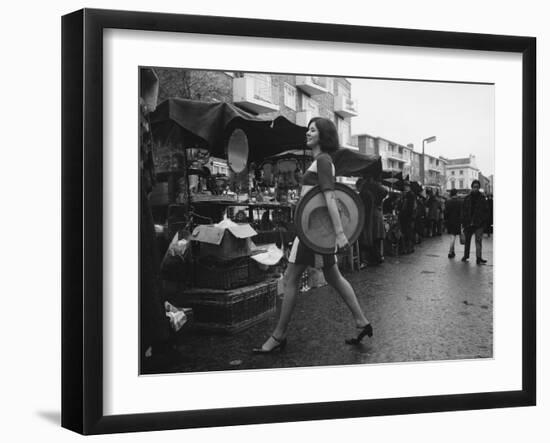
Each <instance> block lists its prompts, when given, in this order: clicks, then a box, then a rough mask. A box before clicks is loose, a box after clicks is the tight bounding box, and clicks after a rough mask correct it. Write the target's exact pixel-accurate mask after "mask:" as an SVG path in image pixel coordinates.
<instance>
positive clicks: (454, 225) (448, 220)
mask: <svg viewBox="0 0 550 443" xmlns="http://www.w3.org/2000/svg"><path fill="white" fill-rule="evenodd" d="M457 194H458V191H457V190H456V189H455V188H453V189H451V190H450V195H451V198H450V199H449V200H447V203H446V204H445V224H446V225H447V232H448V233H449V235H450V236H451V243H450V244H449V253H448V254H447V257H449V258H455V255H456V254H455V243H456V236H457V235H460V217H461V212H462V202H461V201H460V200H459V199H458V195H457Z"/></svg>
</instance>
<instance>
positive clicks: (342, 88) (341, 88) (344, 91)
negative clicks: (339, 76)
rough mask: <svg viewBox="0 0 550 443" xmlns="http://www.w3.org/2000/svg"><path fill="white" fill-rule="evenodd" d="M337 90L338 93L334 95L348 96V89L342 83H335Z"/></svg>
mask: <svg viewBox="0 0 550 443" xmlns="http://www.w3.org/2000/svg"><path fill="white" fill-rule="evenodd" d="M337 85H338V86H337V88H336V89H337V91H338V93H337V94H336V95H343V96H344V97H347V98H350V91H349V90H348V89H347V88H346V87H345V86H344V85H343V84H342V83H337Z"/></svg>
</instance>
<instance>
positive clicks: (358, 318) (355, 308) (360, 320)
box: [323, 264, 369, 328]
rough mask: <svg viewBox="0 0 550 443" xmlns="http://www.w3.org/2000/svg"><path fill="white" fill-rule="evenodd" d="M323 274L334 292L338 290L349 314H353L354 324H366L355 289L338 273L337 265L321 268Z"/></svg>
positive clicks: (363, 325)
mask: <svg viewBox="0 0 550 443" xmlns="http://www.w3.org/2000/svg"><path fill="white" fill-rule="evenodd" d="M323 274H324V276H325V280H326V281H327V283H328V284H329V285H330V286H331V287H333V288H334V289H335V290H336V292H338V294H339V295H340V297H342V299H343V300H344V302H345V303H346V305H347V306H348V308H349V310H350V311H351V314H352V315H353V319H354V320H355V325H356V326H357V327H358V328H364V327H365V326H366V325H368V324H369V321H368V320H367V318H366V317H365V314H363V310H362V309H361V306H359V301H358V300H357V297H356V295H355V291H354V290H353V288H352V286H351V285H350V283H349V282H348V281H347V280H346V279H345V278H344V277H343V276H342V274H341V273H340V270H339V269H338V265H336V264H335V265H333V266H331V267H330V268H328V269H326V268H323Z"/></svg>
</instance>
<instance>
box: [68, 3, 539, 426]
mask: <svg viewBox="0 0 550 443" xmlns="http://www.w3.org/2000/svg"><path fill="white" fill-rule="evenodd" d="M111 28H114V29H126V30H142V31H165V32H178V33H195V34H215V35H227V36H242V37H263V38H284V39H296V40H310V41H330V42H343V43H361V44H377V45H393V46H409V47H423V48H443V49H466V50H477V51H498V52H509V53H519V54H521V55H522V71H523V79H522V162H523V163H522V166H523V167H522V197H523V198H522V222H523V227H522V230H523V232H522V242H523V243H522V275H521V277H518V278H522V294H521V297H522V312H521V318H522V329H521V333H522V389H521V390H517V391H501V392H478V393H469V394H453V395H435V396H417V397H401V398H392V399H370V400H354V401H331V402H321V403H303V404H279V405H265V406H261V407H236V408H219V409H207V410H204V409H203V410H188V411H166V412H160V413H142V414H126V415H105V414H104V411H103V395H104V394H103V389H104V383H103V155H104V153H103V30H104V29H111ZM535 404H536V39H535V38H534V37H519V36H503V35H486V34H472V33H457V32H443V31H424V30H413V29H393V28H379V27H367V26H351V25H340V24H321V23H304V22H289V21H275V20H260V19H244V18H233V17H213V16H197V15H180V14H164V13H150V12H130V11H111V10H98V9H83V10H80V11H76V12H74V13H71V14H68V15H65V16H63V18H62V417H61V418H62V420H61V421H62V426H63V427H65V428H68V429H71V430H73V431H76V432H79V433H82V434H106V433H116V432H135V431H152V430H164V429H180V428H196V427H214V426H229V425H241V424H259V423H275V422H290V421H303V420H322V419H337V418H351V417H364V416H381V415H395V414H412V413H425V412H440V411H458V410H472V409H487V408H502V407H516V406H532V405H535Z"/></svg>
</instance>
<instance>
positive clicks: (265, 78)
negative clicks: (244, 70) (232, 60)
mask: <svg viewBox="0 0 550 443" xmlns="http://www.w3.org/2000/svg"><path fill="white" fill-rule="evenodd" d="M247 76H248V77H252V78H253V79H254V80H255V81H254V98H255V99H256V100H263V101H265V102H269V103H273V94H272V91H271V76H270V75H267V74H247Z"/></svg>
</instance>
